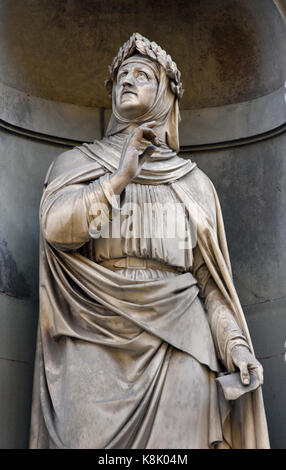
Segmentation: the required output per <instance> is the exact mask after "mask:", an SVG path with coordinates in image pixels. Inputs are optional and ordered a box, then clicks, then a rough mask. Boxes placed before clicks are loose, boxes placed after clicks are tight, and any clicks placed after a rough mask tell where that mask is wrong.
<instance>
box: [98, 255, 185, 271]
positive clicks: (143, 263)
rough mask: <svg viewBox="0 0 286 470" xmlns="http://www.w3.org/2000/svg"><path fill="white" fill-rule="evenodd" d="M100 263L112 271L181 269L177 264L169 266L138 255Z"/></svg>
mask: <svg viewBox="0 0 286 470" xmlns="http://www.w3.org/2000/svg"><path fill="white" fill-rule="evenodd" d="M98 264H100V265H101V266H104V267H105V268H108V269H110V270H111V271H117V270H119V269H124V268H127V269H148V268H150V269H160V270H161V271H170V272H173V273H177V274H179V273H180V272H181V270H180V269H179V268H176V267H175V266H169V265H168V264H163V263H161V262H160V261H156V260H154V259H147V258H137V257H136V256H125V257H123V258H112V259H107V260H104V261H100V262H99V263H98Z"/></svg>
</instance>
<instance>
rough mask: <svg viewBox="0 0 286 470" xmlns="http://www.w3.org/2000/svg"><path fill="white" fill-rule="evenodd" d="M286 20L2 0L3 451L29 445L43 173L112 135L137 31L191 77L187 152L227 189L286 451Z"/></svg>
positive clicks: (269, 395) (247, 8)
mask: <svg viewBox="0 0 286 470" xmlns="http://www.w3.org/2000/svg"><path fill="white" fill-rule="evenodd" d="M277 6H278V7H279V8H280V10H279V9H278V8H277ZM283 8H284V10H283ZM283 11H284V12H285V11H286V10H285V4H284V3H283V1H280V0H278V1H275V2H272V0H215V1H213V0H203V1H199V0H194V1H192V2H190V1H189V0H188V1H187V0H185V1H184V0H177V1H176V2H175V1H171V0H164V1H163V0H158V1H156V2H153V1H151V0H138V1H136V2H134V0H109V1H108V2H103V1H102V0H82V1H80V2H78V1H76V0H60V1H59V0H27V1H25V2H23V1H22V0H0V147H1V154H0V193H1V194H0V324H1V328H0V383H1V387H0V448H25V447H27V445H28V435H29V416H30V406H31V391H32V376H33V362H34V352H35V343H36V329H37V316H38V289H39V285H38V248H39V247H38V206H39V202H40V197H41V192H42V185H43V181H44V176H45V173H46V171H47V169H48V167H49V165H50V163H51V161H52V160H53V159H54V158H55V157H56V156H57V155H58V154H59V153H61V152H63V151H64V150H66V149H68V148H70V147H71V146H73V145H76V144H77V143H79V142H82V141H92V140H94V139H95V138H100V137H101V136H102V135H103V134H104V129H105V126H106V123H107V121H108V117H109V114H110V105H111V103H110V100H109V98H108V95H107V92H106V90H105V88H104V81H105V79H106V78H107V76H108V69H107V67H108V65H109V63H110V62H111V60H112V58H113V56H114V55H115V53H116V52H117V50H118V48H119V46H120V45H121V44H122V43H123V42H124V41H126V40H127V39H128V38H129V36H130V35H131V34H132V33H133V32H135V31H138V32H140V33H141V34H143V35H144V36H147V37H148V38H150V39H151V40H154V41H156V42H158V43H159V44H160V45H162V47H164V48H165V49H166V50H167V51H168V52H169V53H170V54H171V55H172V57H173V58H174V59H175V60H176V62H177V64H178V66H179V68H180V69H181V71H182V79H183V85H184V88H185V93H184V96H183V99H182V102H181V117H182V121H181V125H180V126H181V127H180V142H181V152H182V155H183V156H184V157H185V158H192V159H194V160H195V161H196V162H197V164H198V165H199V166H200V167H201V168H202V169H203V170H204V171H205V172H206V173H207V174H208V175H209V176H210V178H211V179H212V180H213V182H214V183H215V186H216V188H217V190H218V193H219V197H220V200H221V204H222V209H223V214H224V218H225V225H226V231H227V235H228V243H229V248H230V255H231V260H232V265H233V271H234V278H235V283H236V286H237V288H238V293H239V296H240V299H241V301H242V304H243V307H244V311H245V313H246V318H247V322H248V325H249V328H250V332H251V335H252V338H253V342H254V347H255V350H256V354H257V357H258V358H260V360H261V362H262V364H263V366H264V369H265V385H264V397H265V405H266V412H267V417H268V422H269V431H270V439H271V445H272V447H274V448H275V447H276V448H278V447H285V442H286V410H285V406H284V397H285V393H286V364H285V361H284V350H285V341H286V337H285V331H286V328H285V326H286V320H285V313H284V312H285V308H286V301H285V295H286V282H285V278H286V240H285V227H286V218H285V205H286V193H285V191H286V190H285V183H284V181H285V176H286V175H285V173H286V160H285V147H286V133H285V128H286V124H285V123H286V104H285V91H286V88H285V80H286V55H285V43H286V26H285V24H284V23H283V19H282V17H281V15H280V13H282V14H283Z"/></svg>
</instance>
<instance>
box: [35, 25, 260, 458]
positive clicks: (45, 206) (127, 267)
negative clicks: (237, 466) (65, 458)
mask: <svg viewBox="0 0 286 470" xmlns="http://www.w3.org/2000/svg"><path fill="white" fill-rule="evenodd" d="M107 88H108V90H109V91H110V92H111V93H112V116H111V119H110V123H109V126H108V129H107V132H106V136H105V137H104V138H103V139H102V140H101V141H95V142H94V143H93V144H91V145H88V144H84V145H82V146H80V147H76V148H74V149H73V150H69V151H67V152H65V153H63V154H61V155H60V156H59V157H58V158H57V159H56V160H55V162H53V164H52V166H51V168H50V170H49V172H48V175H47V178H46V183H45V190H44V194H43V198H42V202H41V217H40V220H41V271H40V319H39V330H38V344H37V358H36V365H35V380H34V396H33V410H32V425H31V447H33V448H92V449H96V448H99V449H113V448H118V449H127V448H132V449H135V448H141V449H148V448H149V449H156V448H157V449H168V448H169V449H174V448H177V449H178V448H182V449H194V448H267V447H268V446H269V441H268V434H267V425H266V420H265V414H264V406H263V400H262V393H261V387H260V386H261V384H262V382H263V371H262V367H261V365H260V364H259V363H258V361H257V360H256V358H255V356H254V353H253V349H252V345H251V340H250V338H249V333H248V329H247V325H246V322H245V318H244V315H243V312H242V310H241V306H240V303H239V300H238V297H237V294H236V291H235V288H234V286H233V281H232V275H231V267H230V262H229V257H228V250H227V244H226V239H225V233H224V227H223V221H222V215H221V210H220V205H219V201H218V198H217V195H216V192H215V189H214V187H213V185H212V183H211V182H210V180H209V179H208V177H207V176H206V175H205V174H204V173H203V172H202V171H201V170H199V169H198V167H197V166H196V164H194V163H192V162H191V161H190V160H184V159H182V158H180V157H179V156H178V155H177V152H178V150H179V141H178V121H179V107H178V103H179V99H180V98H181V96H182V92H183V90H182V84H181V81H180V72H179V71H178V68H177V65H176V64H175V62H173V61H172V59H171V57H170V56H169V55H167V54H166V52H165V51H164V50H162V49H161V48H160V47H159V46H158V45H157V44H156V43H154V42H150V41H149V40H148V39H146V38H144V37H142V36H141V35H140V34H138V33H136V34H133V35H132V36H131V38H130V39H129V41H127V42H126V43H125V44H124V45H123V46H122V47H121V48H120V50H119V52H118V55H117V56H116V57H115V59H114V61H113V63H112V65H111V67H110V78H109V80H108V82H107ZM178 230H179V232H180V233H181V235H180V234H178V233H179V232H178ZM229 372H230V374H229V375H223V374H224V373H229ZM235 372H236V373H235ZM218 377H220V379H219V380H221V386H222V388H221V386H218V382H217V381H216V378H218ZM225 380H226V382H225V383H224V381H225Z"/></svg>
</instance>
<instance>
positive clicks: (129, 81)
mask: <svg viewBox="0 0 286 470" xmlns="http://www.w3.org/2000/svg"><path fill="white" fill-rule="evenodd" d="M122 85H123V86H128V85H129V86H132V85H134V75H133V74H132V73H128V74H127V75H124V77H123V80H122Z"/></svg>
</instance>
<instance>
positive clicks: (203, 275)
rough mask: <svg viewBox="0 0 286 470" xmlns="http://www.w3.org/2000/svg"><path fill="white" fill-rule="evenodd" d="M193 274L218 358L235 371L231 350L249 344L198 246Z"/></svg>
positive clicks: (228, 368)
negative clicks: (202, 300) (205, 311)
mask: <svg viewBox="0 0 286 470" xmlns="http://www.w3.org/2000/svg"><path fill="white" fill-rule="evenodd" d="M193 275H194V276H195V278H196V279H197V282H198V287H199V289H200V296H201V297H202V298H204V301H205V306H206V310H207V315H208V320H209V323H210V327H211V332H212V336H213V339H214V343H215V347H216V351H217V354H218V358H219V359H220V360H221V361H222V363H223V364H224V365H225V367H226V369H227V370H228V371H234V370H235V366H234V364H233V362H232V358H231V351H232V349H233V347H234V346H236V345H241V346H244V347H247V348H248V349H250V348H249V346H248V344H247V341H246V338H245V336H244V335H243V333H242V331H241V329H240V328H239V326H238V325H237V322H236V320H235V318H234V316H233V314H232V311H231V309H230V307H229V306H228V304H227V302H226V300H225V298H224V297H223V295H222V294H221V293H220V291H219V289H218V287H217V286H216V284H215V282H214V280H213V278H212V276H211V274H210V272H209V270H208V267H207V266H206V264H205V262H204V259H203V257H202V254H201V251H200V249H199V247H198V246H196V248H195V249H194V264H193Z"/></svg>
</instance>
